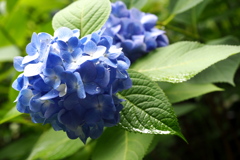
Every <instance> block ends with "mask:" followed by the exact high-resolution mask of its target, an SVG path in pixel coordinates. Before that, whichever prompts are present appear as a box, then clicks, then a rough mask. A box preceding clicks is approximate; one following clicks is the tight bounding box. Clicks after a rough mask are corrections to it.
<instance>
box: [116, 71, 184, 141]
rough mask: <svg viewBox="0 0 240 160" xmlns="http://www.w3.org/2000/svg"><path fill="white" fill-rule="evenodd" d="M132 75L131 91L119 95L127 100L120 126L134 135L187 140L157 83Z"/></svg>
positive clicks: (141, 75)
mask: <svg viewBox="0 0 240 160" xmlns="http://www.w3.org/2000/svg"><path fill="white" fill-rule="evenodd" d="M129 74H130V77H131V79H132V81H133V86H132V88H130V89H128V90H125V91H122V92H120V93H119V94H118V97H119V98H121V99H124V100H125V101H124V102H122V104H123V105H124V108H123V110H122V111H121V122H120V123H119V125H120V126H121V127H122V128H124V129H126V130H128V131H132V132H139V133H147V134H172V135H178V136H179V137H181V138H182V139H184V137H183V135H182V133H181V131H180V128H179V126H178V122H177V118H176V115H175V113H174V111H173V108H172V107H171V104H170V103H169V102H168V99H167V97H166V96H165V95H164V93H163V91H162V90H161V89H160V87H159V86H158V85H157V83H155V82H153V81H151V80H150V79H149V78H148V77H147V76H145V75H143V74H141V73H138V72H136V71H132V70H129ZM184 140H185V139H184Z"/></svg>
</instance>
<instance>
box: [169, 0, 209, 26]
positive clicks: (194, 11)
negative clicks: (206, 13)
mask: <svg viewBox="0 0 240 160" xmlns="http://www.w3.org/2000/svg"><path fill="white" fill-rule="evenodd" d="M210 1H211V0H204V1H202V2H201V3H198V4H197V5H196V6H194V7H192V8H191V9H189V10H187V11H186V12H182V13H180V14H178V15H176V17H175V18H174V21H178V22H181V23H184V24H186V25H193V24H194V23H196V22H197V20H198V18H199V16H200V15H201V14H202V12H203V10H204V9H205V7H206V6H207V4H208V3H209V2H210Z"/></svg>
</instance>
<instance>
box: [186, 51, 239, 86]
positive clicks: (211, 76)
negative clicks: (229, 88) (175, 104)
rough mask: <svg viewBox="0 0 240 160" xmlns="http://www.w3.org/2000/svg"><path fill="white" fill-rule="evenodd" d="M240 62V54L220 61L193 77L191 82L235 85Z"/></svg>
mask: <svg viewBox="0 0 240 160" xmlns="http://www.w3.org/2000/svg"><path fill="white" fill-rule="evenodd" d="M239 63H240V55H239V54H237V55H234V56H231V57H229V58H227V59H225V60H223V61H220V62H218V63H216V64H214V65H212V66H210V67H209V68H207V69H205V70H204V71H202V72H201V73H199V74H197V75H196V76H195V77H193V78H192V79H191V80H190V81H189V82H190V83H216V82H226V83H229V84H231V85H233V86H234V82H233V79H234V75H235V73H236V71H237V69H238V66H239Z"/></svg>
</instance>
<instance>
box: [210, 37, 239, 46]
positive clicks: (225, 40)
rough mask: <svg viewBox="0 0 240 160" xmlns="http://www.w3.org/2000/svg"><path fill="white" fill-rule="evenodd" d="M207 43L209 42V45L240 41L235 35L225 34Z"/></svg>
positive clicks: (235, 43) (233, 43)
mask: <svg viewBox="0 0 240 160" xmlns="http://www.w3.org/2000/svg"><path fill="white" fill-rule="evenodd" d="M207 44H210V45H216V44H229V45H240V41H239V39H238V38H237V37H235V36H231V35H229V36H226V37H223V38H219V39H214V40H211V41H208V42H207Z"/></svg>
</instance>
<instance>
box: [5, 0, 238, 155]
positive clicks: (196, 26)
mask: <svg viewBox="0 0 240 160" xmlns="http://www.w3.org/2000/svg"><path fill="white" fill-rule="evenodd" d="M71 2H73V1H72V0H2V1H0V81H1V82H0V120H1V119H2V117H4V115H5V114H6V113H7V112H8V111H9V110H10V109H12V108H13V107H14V105H15V104H14V103H13V101H14V100H15V98H16V96H17V92H16V91H14V90H13V89H12V88H11V84H12V82H13V80H14V79H15V78H16V77H17V76H18V74H19V73H17V72H16V71H15V70H14V68H13V64H12V60H13V57H14V56H18V55H20V56H24V55H25V54H26V53H25V46H26V45H27V44H28V43H29V41H30V39H31V35H32V33H33V32H36V33H39V32H48V33H50V34H53V29H52V26H51V20H52V17H53V15H54V14H55V13H56V12H57V11H58V10H60V9H62V8H64V7H65V6H67V5H68V4H70V3H71ZM175 2H176V0H148V1H147V3H146V4H145V5H144V6H143V7H142V9H141V10H142V11H144V12H150V13H154V14H156V15H157V16H158V17H159V22H158V25H157V26H158V27H159V28H161V29H165V30H166V32H167V36H168V37H169V39H170V43H174V42H178V41H186V40H187V41H199V42H202V43H207V44H229V45H240V41H239V38H240V2H239V0H231V1H226V0H203V1H202V2H201V3H199V4H198V5H197V6H195V7H193V8H191V9H190V10H188V11H186V12H183V13H180V14H177V15H175V16H173V17H171V16H170V12H171V10H172V8H171V6H172V5H173V4H174V3H175ZM196 65H197V64H196ZM234 83H235V85H231V84H227V83H216V85H217V86H219V87H220V88H223V89H224V91H222V92H213V93H208V94H205V95H202V96H198V97H196V98H192V99H189V100H186V101H183V102H180V103H176V104H174V105H173V106H175V109H176V113H177V115H178V117H179V123H180V126H181V128H182V132H183V134H184V135H185V137H186V139H187V140H188V142H189V144H186V143H185V142H184V141H182V140H181V139H179V138H178V137H174V136H157V137H156V139H155V140H154V141H155V142H156V148H154V149H153V150H152V151H151V152H150V153H149V154H148V155H147V156H146V157H145V159H146V160H148V159H150V160H151V159H153V160H159V159H170V160H172V159H174V160H186V159H194V160H197V159H222V160H225V159H228V160H234V159H240V129H239V128H240V70H239V69H238V70H237V71H236V74H235V77H234ZM179 106H182V107H179ZM49 127H50V126H48V125H44V126H43V125H41V124H34V123H32V122H31V120H30V117H29V115H21V116H17V117H15V118H13V119H11V120H9V121H8V122H6V123H3V124H1V125H0V159H1V160H2V159H3V160H12V159H16V160H18V159H26V157H28V155H29V154H30V152H31V149H32V147H33V146H34V144H35V142H36V141H37V139H38V137H39V136H40V135H41V134H42V133H43V132H44V131H46V130H47V129H48V128H49ZM77 154H78V153H76V154H75V155H72V156H71V157H68V158H66V159H74V157H75V159H77V158H76V157H77Z"/></svg>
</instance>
